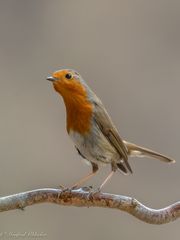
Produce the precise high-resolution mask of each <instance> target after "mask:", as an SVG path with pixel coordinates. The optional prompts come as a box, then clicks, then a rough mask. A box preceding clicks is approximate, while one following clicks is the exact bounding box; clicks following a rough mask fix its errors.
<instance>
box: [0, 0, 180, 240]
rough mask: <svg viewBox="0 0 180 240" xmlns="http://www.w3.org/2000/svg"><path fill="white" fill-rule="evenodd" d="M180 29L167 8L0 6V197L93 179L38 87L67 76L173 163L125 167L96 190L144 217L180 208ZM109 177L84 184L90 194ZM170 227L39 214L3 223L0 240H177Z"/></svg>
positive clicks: (154, 3) (85, 214)
mask: <svg viewBox="0 0 180 240" xmlns="http://www.w3.org/2000/svg"><path fill="white" fill-rule="evenodd" d="M179 23H180V1H176V0H171V1H170V0H168V1H167V0H151V1H150V0H149V1H148V0H120V1H115V0H113V1H110V0H109V1H107V0H99V1H96V0H91V1H84V0H76V1H73V0H51V1H47V0H31V1H24V0H0V163H1V167H0V195H1V196H4V195H8V194H12V193H17V192H21V191H26V190H31V189H36V188H41V187H56V186H58V185H60V184H62V185H65V186H70V185H71V184H72V183H74V182H76V181H77V180H78V179H79V178H81V177H82V176H84V175H85V174H87V173H88V172H89V171H90V167H89V166H87V165H85V164H83V163H82V161H81V158H80V156H78V154H77V153H76V150H75V149H74V146H73V144H72V142H71V140H70V139H69V137H68V136H67V134H66V130H65V107H64V103H63V101H62V99H61V98H60V97H59V96H58V95H57V94H56V93H55V92H54V90H53V88H52V86H51V84H50V83H49V82H47V81H46V80H45V79H46V76H47V75H48V74H50V73H52V72H53V71H54V70H57V69H61V68H64V67H67V68H73V69H76V70H77V71H79V72H80V73H81V75H82V76H83V77H84V79H86V81H87V82H88V84H89V85H90V86H91V87H92V89H94V90H95V92H96V93H97V95H98V96H99V97H100V98H101V99H102V101H103V102H104V104H105V106H106V107H107V110H108V111H109V113H110V115H111V116H112V118H113V120H114V123H115V124H116V125H117V128H118V129H119V131H120V133H121V136H123V138H124V139H128V140H129V141H132V142H135V143H137V144H141V145H144V146H146V147H150V148H153V149H155V150H157V151H159V152H162V153H164V154H167V155H169V156H171V157H173V158H175V159H176V160H177V163H176V164H174V165H167V164H163V163H162V162H158V161H154V160H148V159H137V158H134V159H131V160H130V163H131V165H132V168H133V170H134V174H133V175H132V176H129V177H125V176H123V175H121V174H118V173H117V174H116V175H115V176H114V177H113V179H112V180H111V182H109V183H108V184H107V185H106V187H105V189H104V191H107V192H111V193H117V194H124V195H129V196H133V197H135V198H137V199H138V200H140V201H142V202H143V203H144V204H147V205H148V206H150V207H153V208H161V207H165V206H166V205H168V204H171V203H173V202H175V201H178V200H180V192H179V183H180V176H179V171H180V160H179V149H180V147H179V146H180V127H179V126H180V108H179V102H180V95H179V89H180V67H179V65H180V28H179ZM108 172H109V167H106V168H103V169H102V170H101V171H100V172H99V174H98V175H97V176H96V177H94V178H93V179H92V180H91V181H89V183H87V184H88V185H91V184H93V186H94V187H98V186H99V185H100V183H102V181H103V179H104V178H105V176H106V175H107V174H108ZM179 226H180V225H179V221H176V222H173V223H170V224H167V225H162V226H153V225H148V224H145V223H143V222H140V221H139V220H137V219H135V218H133V217H132V216H130V215H128V214H126V213H124V212H119V211H115V210H109V209H98V208H90V209H88V208H75V207H61V206H56V205H50V204H41V205H35V206H32V207H29V208H26V209H25V211H18V210H17V211H9V212H4V213H1V214H0V233H1V234H0V239H12V238H13V237H12V236H11V233H12V234H13V233H17V234H18V233H30V232H34V233H38V234H39V233H43V234H44V237H40V238H39V239H53V240H54V239H55V240H56V239H72V238H73V239H86V240H90V239H134V240H136V239H146V240H149V239H163V240H166V239H172V240H179ZM16 239H19V238H16ZM21 239H22V238H21ZM23 239H31V237H28V236H27V235H25V237H24V238H23Z"/></svg>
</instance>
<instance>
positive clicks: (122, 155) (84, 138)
mask: <svg viewBox="0 0 180 240" xmlns="http://www.w3.org/2000/svg"><path fill="white" fill-rule="evenodd" d="M47 80H49V81H51V82H52V83H53V86H54V89H55V90H56V91H57V92H58V93H59V94H60V95H61V96H62V97H63V100H64V103H65V106H66V115H67V132H68V134H69V136H70V137H71V139H72V140H73V142H74V144H75V148H76V149H77V151H78V153H79V154H80V155H81V156H82V157H83V158H84V159H85V160H87V161H88V162H90V163H91V165H92V172H91V173H90V174H88V175H87V176H85V177H84V178H82V179H81V180H80V181H78V182H77V183H76V184H74V185H73V187H78V186H80V185H82V183H84V182H85V181H87V180H88V179H90V178H91V177H92V176H94V175H95V174H96V173H97V171H98V169H99V167H100V166H101V165H106V164H110V165H111V172H110V174H109V175H108V176H107V178H106V179H105V180H104V181H103V183H102V184H101V186H100V188H99V190H101V188H102V187H103V186H104V185H105V184H106V183H107V181H108V180H109V179H110V178H111V177H112V176H113V174H114V173H115V172H116V171H117V170H119V171H120V172H122V173H123V174H125V175H127V174H132V169H131V166H130V164H129V162H128V157H134V156H136V157H137V156H138V157H144V156H147V157H150V158H155V159H158V160H161V161H163V162H166V163H174V162H175V161H174V160H173V159H170V158H169V157H166V156H164V155H162V154H159V153H157V152H154V151H152V150H149V149H147V148H144V147H141V146H138V145H136V144H133V143H130V142H127V141H125V140H123V139H122V138H121V137H120V135H119V133H118V130H117V128H116V127H115V125H114V124H113V122H112V120H111V118H110V116H109V114H108V113H107V111H106V109H105V107H104V105H103V104H102V102H101V100H100V99H99V98H98V97H97V96H96V95H95V93H94V92H93V91H92V90H91V89H90V88H89V86H88V85H87V84H86V82H85V81H84V80H83V78H82V77H81V75H80V74H79V73H78V72H76V71H74V70H71V69H63V70H59V71H56V72H54V73H53V74H52V76H50V77H47Z"/></svg>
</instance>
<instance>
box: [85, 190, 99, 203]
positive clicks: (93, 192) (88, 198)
mask: <svg viewBox="0 0 180 240" xmlns="http://www.w3.org/2000/svg"><path fill="white" fill-rule="evenodd" d="M100 191H101V189H100V188H97V189H95V190H93V189H92V188H91V189H90V190H89V193H88V195H87V200H91V199H93V197H94V195H96V194H97V193H100Z"/></svg>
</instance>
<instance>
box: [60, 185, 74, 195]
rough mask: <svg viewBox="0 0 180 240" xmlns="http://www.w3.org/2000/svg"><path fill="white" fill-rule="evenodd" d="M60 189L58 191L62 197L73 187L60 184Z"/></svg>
mask: <svg viewBox="0 0 180 240" xmlns="http://www.w3.org/2000/svg"><path fill="white" fill-rule="evenodd" d="M58 189H61V191H60V192H59V193H58V198H60V197H61V195H62V194H63V193H65V192H68V191H71V188H68V187H65V186H63V185H59V186H58Z"/></svg>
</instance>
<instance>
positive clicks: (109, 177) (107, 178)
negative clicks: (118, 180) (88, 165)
mask: <svg viewBox="0 0 180 240" xmlns="http://www.w3.org/2000/svg"><path fill="white" fill-rule="evenodd" d="M114 173H115V171H114V170H112V171H111V172H110V174H109V175H108V176H107V177H106V179H105V180H104V182H103V183H102V184H101V186H100V187H99V191H101V189H102V188H103V187H104V186H105V184H106V183H107V182H108V181H109V180H110V179H111V177H112V176H113V174H114Z"/></svg>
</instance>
